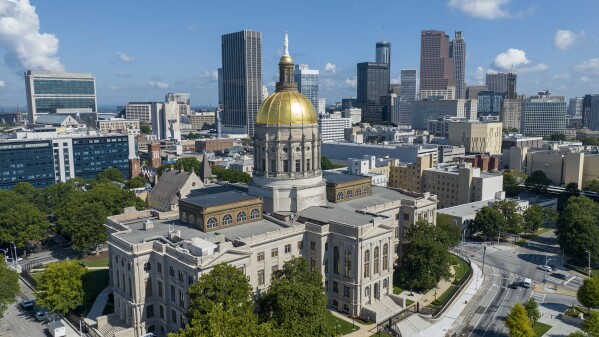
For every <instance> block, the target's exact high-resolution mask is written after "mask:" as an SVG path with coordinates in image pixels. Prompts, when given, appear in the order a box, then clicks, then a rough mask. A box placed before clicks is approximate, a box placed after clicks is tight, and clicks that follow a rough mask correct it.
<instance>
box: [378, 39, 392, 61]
mask: <svg viewBox="0 0 599 337" xmlns="http://www.w3.org/2000/svg"><path fill="white" fill-rule="evenodd" d="M376 63H387V64H390V63H391V42H387V41H381V42H377V43H376Z"/></svg>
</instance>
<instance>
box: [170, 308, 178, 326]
mask: <svg viewBox="0 0 599 337" xmlns="http://www.w3.org/2000/svg"><path fill="white" fill-rule="evenodd" d="M171 319H172V320H173V323H175V324H177V312H176V311H175V310H172V311H171Z"/></svg>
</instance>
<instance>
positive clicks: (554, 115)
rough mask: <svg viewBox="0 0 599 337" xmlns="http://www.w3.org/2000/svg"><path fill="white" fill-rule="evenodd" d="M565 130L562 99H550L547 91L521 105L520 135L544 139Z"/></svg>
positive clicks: (564, 103) (564, 104)
mask: <svg viewBox="0 0 599 337" xmlns="http://www.w3.org/2000/svg"><path fill="white" fill-rule="evenodd" d="M598 103H599V102H598ZM598 107H599V106H598ZM565 130H566V102H565V101H564V99H562V98H558V97H552V96H551V95H550V93H549V91H543V92H539V96H535V97H531V98H529V99H528V100H526V101H525V102H524V103H522V116H521V118H520V133H522V134H532V135H535V136H541V137H544V136H549V135H551V134H553V133H564V131H565Z"/></svg>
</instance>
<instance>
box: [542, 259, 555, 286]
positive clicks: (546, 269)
mask: <svg viewBox="0 0 599 337" xmlns="http://www.w3.org/2000/svg"><path fill="white" fill-rule="evenodd" d="M551 260H553V259H547V255H545V266H544V268H543V269H545V275H544V281H545V283H547V271H548V270H549V265H547V263H549V261H551Z"/></svg>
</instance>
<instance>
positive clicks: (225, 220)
mask: <svg viewBox="0 0 599 337" xmlns="http://www.w3.org/2000/svg"><path fill="white" fill-rule="evenodd" d="M232 223H233V217H232V216H231V215H229V214H227V215H225V216H223V225H230V224H232Z"/></svg>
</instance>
